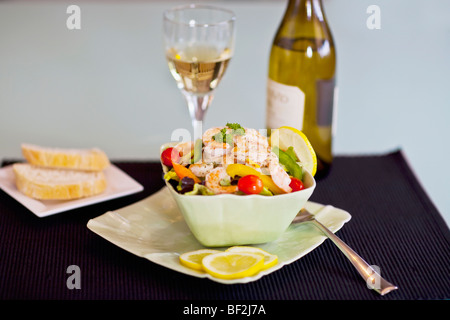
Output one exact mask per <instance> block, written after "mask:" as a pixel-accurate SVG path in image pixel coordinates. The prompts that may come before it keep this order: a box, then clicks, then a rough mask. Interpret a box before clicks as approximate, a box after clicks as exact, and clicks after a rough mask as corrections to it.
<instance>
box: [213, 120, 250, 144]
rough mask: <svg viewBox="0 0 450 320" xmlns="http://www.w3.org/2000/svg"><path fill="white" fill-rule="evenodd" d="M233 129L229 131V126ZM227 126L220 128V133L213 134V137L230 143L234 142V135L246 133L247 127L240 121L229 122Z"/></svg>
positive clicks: (218, 140)
mask: <svg viewBox="0 0 450 320" xmlns="http://www.w3.org/2000/svg"><path fill="white" fill-rule="evenodd" d="M226 127H228V128H229V129H231V133H227V128H226ZM226 127H225V128H223V129H222V130H220V132H219V133H217V134H215V135H214V136H213V139H214V140H215V141H217V142H226V143H228V144H233V137H234V136H242V135H244V134H245V129H244V128H243V127H242V126H241V125H240V124H239V123H230V122H228V123H227V125H226Z"/></svg>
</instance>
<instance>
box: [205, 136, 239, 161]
mask: <svg viewBox="0 0 450 320" xmlns="http://www.w3.org/2000/svg"><path fill="white" fill-rule="evenodd" d="M231 151H232V148H231V146H230V145H229V144H228V143H224V142H217V141H212V142H210V143H209V144H207V145H206V146H205V147H204V148H203V160H204V161H205V162H215V163H221V159H222V158H223V157H224V156H227V155H229V154H230V152H231Z"/></svg>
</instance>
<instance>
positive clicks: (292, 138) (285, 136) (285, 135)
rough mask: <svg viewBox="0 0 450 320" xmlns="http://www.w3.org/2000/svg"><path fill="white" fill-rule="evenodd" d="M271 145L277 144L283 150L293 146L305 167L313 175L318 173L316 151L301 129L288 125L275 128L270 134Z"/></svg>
mask: <svg viewBox="0 0 450 320" xmlns="http://www.w3.org/2000/svg"><path fill="white" fill-rule="evenodd" d="M270 145H271V146H272V147H275V146H277V147H278V148H280V149H281V150H286V149H287V148H289V147H291V146H292V147H293V148H294V152H295V154H296V155H297V157H298V159H299V160H300V163H301V165H302V167H303V169H305V170H306V171H308V172H309V173H311V175H312V176H314V175H315V174H316V171H317V156H316V152H315V151H314V148H313V147H312V145H311V142H310V141H309V140H308V138H307V137H306V135H305V134H304V133H303V132H301V131H300V130H298V129H296V128H292V127H287V126H284V127H280V128H278V129H274V130H272V133H271V135H270Z"/></svg>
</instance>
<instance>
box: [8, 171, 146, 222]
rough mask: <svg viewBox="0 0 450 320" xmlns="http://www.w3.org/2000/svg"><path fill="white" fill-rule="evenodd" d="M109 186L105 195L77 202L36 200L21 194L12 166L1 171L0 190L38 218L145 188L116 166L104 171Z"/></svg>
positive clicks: (77, 200)
mask: <svg viewBox="0 0 450 320" xmlns="http://www.w3.org/2000/svg"><path fill="white" fill-rule="evenodd" d="M104 173H105V177H106V182H107V186H106V189H105V191H104V192H103V193H101V194H99V195H96V196H92V197H88V198H83V199H76V200H36V199H33V198H30V197H27V196H26V195H24V194H23V193H21V192H20V191H19V190H18V189H17V187H16V184H15V176H14V172H13V168H12V165H9V166H6V167H3V168H1V169H0V188H1V189H3V191H5V192H6V193H7V194H9V195H10V196H11V197H13V198H14V199H16V200H17V201H19V202H20V203H21V204H22V205H24V206H25V207H26V208H28V209H29V210H30V211H31V212H33V213H34V214H35V215H37V216H38V217H40V218H42V217H46V216H49V215H52V214H55V213H60V212H63V211H68V210H71V209H75V208H80V207H84V206H87V205H90V204H94V203H99V202H102V201H106V200H111V199H115V198H119V197H123V196H126V195H130V194H133V193H136V192H139V191H142V190H143V189H144V187H143V186H142V185H141V184H139V183H138V182H136V181H135V180H134V179H133V178H131V177H130V176H129V175H127V174H126V173H125V172H123V171H122V170H120V169H119V168H118V167H116V166H115V165H112V164H111V165H110V166H108V168H106V169H105V170H104Z"/></svg>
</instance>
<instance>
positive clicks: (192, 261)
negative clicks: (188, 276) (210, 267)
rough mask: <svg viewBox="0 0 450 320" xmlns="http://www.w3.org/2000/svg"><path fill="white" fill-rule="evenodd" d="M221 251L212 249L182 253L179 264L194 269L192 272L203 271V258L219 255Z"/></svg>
mask: <svg viewBox="0 0 450 320" xmlns="http://www.w3.org/2000/svg"><path fill="white" fill-rule="evenodd" d="M220 252H223V251H219V250H213V249H200V250H196V251H190V252H186V253H183V254H182V255H180V263H181V264H182V265H183V266H185V267H188V268H191V269H194V270H199V271H202V270H203V265H202V260H203V258H204V257H206V256H208V255H210V254H214V253H220Z"/></svg>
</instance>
